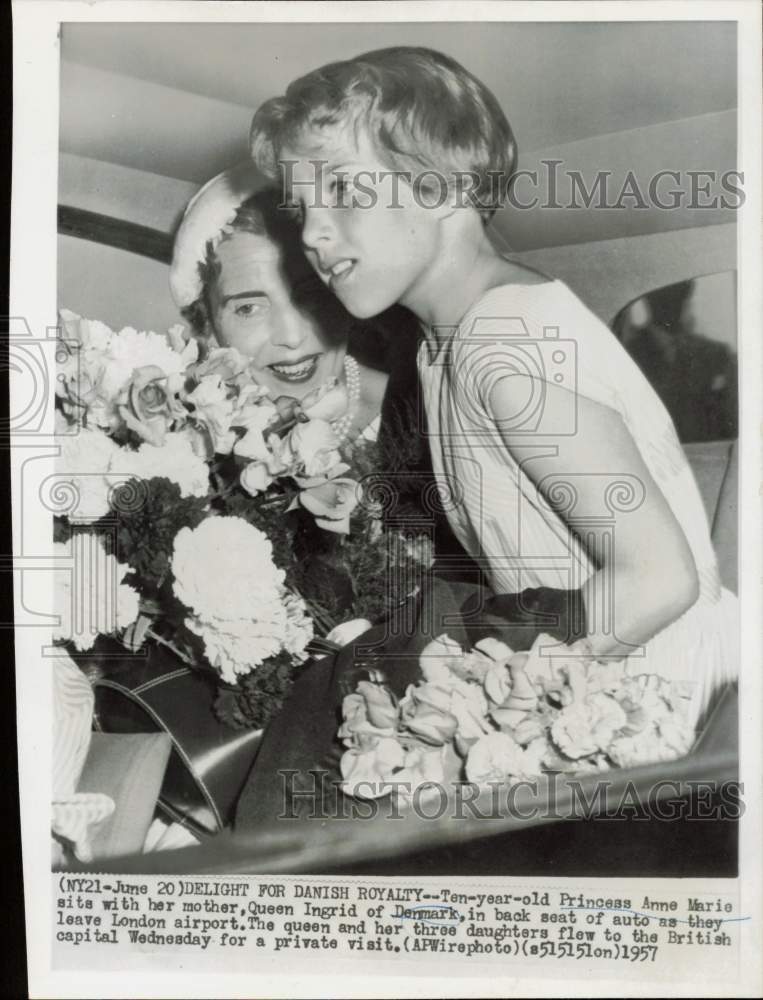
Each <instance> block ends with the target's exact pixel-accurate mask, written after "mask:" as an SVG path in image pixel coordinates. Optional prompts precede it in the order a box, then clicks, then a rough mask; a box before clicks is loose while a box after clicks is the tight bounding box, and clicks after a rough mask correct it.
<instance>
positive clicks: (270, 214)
mask: <svg viewBox="0 0 763 1000" xmlns="http://www.w3.org/2000/svg"><path fill="white" fill-rule="evenodd" d="M280 201H281V199H280V194H279V192H278V191H276V190H274V189H264V190H262V191H258V192H256V193H255V194H253V195H251V196H250V197H249V198H247V199H246V201H244V202H242V203H241V205H239V207H238V209H237V211H236V215H235V218H234V219H233V221H232V222H231V223H230V225H229V226H228V227H227V230H226V234H230V235H232V234H233V233H253V234H254V235H255V236H265V237H267V238H268V239H269V240H271V241H272V242H273V243H274V244H275V245H276V246H277V247H278V248H279V250H280V252H281V266H282V268H283V273H284V277H285V279H286V281H287V283H288V285H289V288H290V290H291V295H292V300H293V301H294V302H295V303H296V304H298V305H299V306H300V307H301V308H302V309H303V310H304V311H305V312H307V313H309V314H310V315H312V316H313V317H314V318H315V319H316V320H317V321H318V322H319V324H320V326H321V328H322V329H323V330H324V331H325V332H326V335H327V336H328V337H329V339H346V338H347V337H348V334H349V329H350V326H351V324H352V319H351V317H350V316H349V314H348V313H347V312H346V311H345V309H344V307H343V306H342V305H341V303H340V302H339V300H338V299H337V298H336V297H335V296H334V295H332V294H331V292H330V291H329V290H328V289H327V288H326V286H325V285H324V284H323V282H322V281H321V280H320V278H319V277H318V275H317V274H315V273H314V272H313V271H312V270H311V269H310V270H308V269H307V267H306V263H305V256H304V250H303V248H302V240H301V237H300V230H299V226H298V225H297V223H296V221H295V219H294V216H293V214H292V213H290V212H289V211H287V210H285V209H283V208H281V207H279V204H280ZM225 238H226V236H225V235H224V236H223V240H224V239H225ZM220 270H221V269H220V261H219V259H218V257H217V253H216V250H215V243H213V241H212V240H210V241H209V242H208V243H207V253H206V258H205V260H204V261H203V262H202V263H200V264H199V275H200V277H201V282H202V294H201V295H200V296H199V298H198V299H196V301H195V302H192V303H191V305H189V306H186V307H185V308H184V309H182V310H181V312H182V315H183V318H184V319H185V320H186V322H187V323H189V324H190V326H191V328H192V330H193V331H194V333H195V334H196V336H197V337H199V338H200V339H201V340H202V342H203V343H204V344H205V345H206V344H207V343H208V342H209V340H210V338H211V337H212V336H213V334H214V330H213V327H212V307H211V302H210V291H211V289H212V288H214V287H215V285H216V283H217V281H218V279H219V277H220Z"/></svg>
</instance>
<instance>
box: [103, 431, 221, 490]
mask: <svg viewBox="0 0 763 1000" xmlns="http://www.w3.org/2000/svg"><path fill="white" fill-rule="evenodd" d="M111 471H112V472H113V473H117V474H119V475H120V476H124V477H125V478H135V479H153V478H154V477H156V478H160V477H164V478H165V479H169V480H171V481H172V482H173V483H176V484H177V485H178V486H179V487H180V495H181V496H183V497H203V496H206V495H207V491H208V489H209V468H208V466H207V463H206V462H205V461H204V459H203V458H200V457H199V456H198V455H197V454H196V452H195V450H194V447H193V443H192V441H191V439H190V438H189V437H188V435H186V434H185V433H183V432H182V431H180V432H176V433H173V434H167V435H166V437H165V439H164V444H163V445H162V446H161V447H156V446H155V445H152V444H148V443H144V444H142V445H141V446H140V448H138V450H137V451H128V450H127V449H126V448H120V449H117V453H116V454H115V455H114V457H113V459H112V462H111Z"/></svg>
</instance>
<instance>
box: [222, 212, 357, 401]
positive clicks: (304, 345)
mask: <svg viewBox="0 0 763 1000" xmlns="http://www.w3.org/2000/svg"><path fill="white" fill-rule="evenodd" d="M216 256H217V260H218V263H219V266H220V274H219V277H218V279H217V282H216V283H213V287H212V288H210V291H209V305H210V315H211V320H212V326H213V329H214V332H215V335H216V338H217V341H218V343H219V344H220V345H221V346H222V347H235V348H236V349H237V350H238V351H240V352H241V354H243V355H245V356H246V357H248V358H251V359H252V361H253V362H254V365H255V368H256V370H257V380H258V382H260V384H262V385H264V386H265V387H266V388H267V389H269V390H270V392H271V395H273V396H274V397H278V396H283V395H290V396H295V397H296V398H302V397H303V396H304V395H305V394H306V393H308V392H309V391H310V390H311V389H314V388H317V386H319V385H321V384H322V383H324V382H326V381H327V380H328V379H329V378H331V377H332V376H337V377H338V376H339V374H340V372H341V370H342V361H343V359H344V354H345V350H346V347H347V341H346V333H347V331H346V327H345V326H344V324H342V323H341V321H338V317H337V315H336V313H337V309H336V306H335V305H334V304H333V303H332V301H331V296H329V295H327V293H326V292H325V290H324V288H323V287H322V285H321V284H320V283H319V282H317V281H316V280H315V276H314V275H313V273H312V271H311V270H310V267H309V265H308V264H307V261H305V260H302V261H301V262H300V261H299V260H298V259H297V258H296V256H295V259H294V260H293V261H292V260H290V261H289V263H288V264H286V263H285V261H284V258H283V255H282V253H281V251H280V249H279V248H278V246H277V245H276V244H275V243H273V242H272V241H271V240H270V239H268V237H267V236H261V235H255V234H254V233H246V232H238V231H237V232H234V233H233V234H232V235H231V236H230V237H227V238H226V239H224V240H223V241H222V242H221V243H220V244H219V246H218V247H217V250H216ZM319 316H320V317H321V319H322V320H323V322H321V319H319ZM332 326H333V331H332Z"/></svg>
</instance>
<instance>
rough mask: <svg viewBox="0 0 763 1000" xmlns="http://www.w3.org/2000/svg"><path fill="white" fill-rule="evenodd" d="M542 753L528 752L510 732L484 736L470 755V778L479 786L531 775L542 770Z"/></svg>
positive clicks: (468, 764)
mask: <svg viewBox="0 0 763 1000" xmlns="http://www.w3.org/2000/svg"><path fill="white" fill-rule="evenodd" d="M539 763H540V762H539V760H538V755H537V754H536V753H535V752H533V753H531V754H528V753H526V752H525V751H524V750H523V749H522V747H521V746H520V745H519V744H518V743H517V742H516V741H515V740H513V739H512V738H511V736H509V735H508V733H489V734H488V735H486V736H481V737H480V738H479V739H478V740H477V742H476V743H475V744H474V745H473V746H472V747H471V748H470V750H469V753H468V754H467V757H466V777H467V779H468V780H469V781H472V782H474V783H475V784H478V785H483V784H488V783H491V782H500V781H506V780H507V779H508V778H531V777H533V776H535V775H537V774H538V773H539Z"/></svg>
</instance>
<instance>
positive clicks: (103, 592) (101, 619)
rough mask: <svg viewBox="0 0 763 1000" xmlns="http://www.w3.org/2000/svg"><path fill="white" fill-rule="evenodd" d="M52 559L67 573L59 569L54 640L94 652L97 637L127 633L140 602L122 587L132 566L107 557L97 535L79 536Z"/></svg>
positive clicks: (132, 591) (57, 547) (133, 592)
mask: <svg viewBox="0 0 763 1000" xmlns="http://www.w3.org/2000/svg"><path fill="white" fill-rule="evenodd" d="M53 550H54V551H53V554H54V556H55V557H56V559H57V560H62V561H63V560H66V562H68V563H69V565H68V567H67V568H65V569H64V568H61V569H56V570H54V592H55V598H54V599H55V609H56V614H57V615H58V616H59V622H58V624H57V625H55V626H54V627H53V638H54V639H62V640H64V641H65V642H72V643H73V644H74V646H75V647H76V648H77V649H79V650H88V649H91V648H92V646H93V644H94V643H95V640H96V638H97V637H98V636H99V635H101V634H103V635H110V634H112V633H114V632H118V631H120V630H121V629H124V628H127V626H128V625H131V624H132V623H133V622H134V621H135V619H136V618H137V617H138V609H139V603H140V598H139V596H138V592H137V591H136V590H135V589H134V588H133V587H131V586H130V585H129V584H126V583H123V582H122V581H123V579H124V576H125V574H127V573H128V572H129V571H130V567H129V566H126V565H124V564H123V563H120V562H118V561H117V559H116V558H115V557H114V556H113V555H111V554H110V553H108V552H106V550H105V548H104V547H103V543H102V541H101V540H100V539H99V538H97V537H96V536H95V535H88V534H85V535H75V536H74V537H73V538H72V539H71V540H70V541H69V543H68V544H67V545H61V544H58V543H56V544H55V545H54V546H53Z"/></svg>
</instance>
